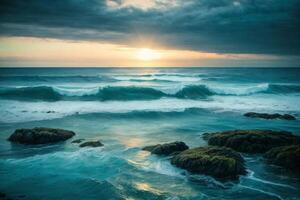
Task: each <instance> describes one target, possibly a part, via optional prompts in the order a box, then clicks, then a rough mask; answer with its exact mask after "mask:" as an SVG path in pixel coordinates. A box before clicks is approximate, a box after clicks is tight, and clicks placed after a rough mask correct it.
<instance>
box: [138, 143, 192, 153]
mask: <svg viewBox="0 0 300 200" xmlns="http://www.w3.org/2000/svg"><path fill="white" fill-rule="evenodd" d="M188 148H189V147H188V146H187V145H186V144H185V143H184V142H178V141H176V142H172V143H166V144H157V145H152V146H146V147H144V148H143V149H142V150H144V151H150V152H151V153H152V154H157V155H171V154H174V153H179V152H181V151H184V150H187V149H188Z"/></svg>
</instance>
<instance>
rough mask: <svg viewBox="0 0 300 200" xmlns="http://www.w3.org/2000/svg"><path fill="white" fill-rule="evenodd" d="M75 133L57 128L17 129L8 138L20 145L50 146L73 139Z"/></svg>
mask: <svg viewBox="0 0 300 200" xmlns="http://www.w3.org/2000/svg"><path fill="white" fill-rule="evenodd" d="M74 135H75V133H74V132H73V131H69V130H64V129H57V128H45V127H36V128H33V129H25V128H24V129H17V130H15V132H14V133H13V134H12V135H11V136H10V137H9V138H8V141H10V142H14V143H20V144H30V145H36V144H48V143H55V142H60V141H65V140H67V139H69V138H71V137H73V136H74Z"/></svg>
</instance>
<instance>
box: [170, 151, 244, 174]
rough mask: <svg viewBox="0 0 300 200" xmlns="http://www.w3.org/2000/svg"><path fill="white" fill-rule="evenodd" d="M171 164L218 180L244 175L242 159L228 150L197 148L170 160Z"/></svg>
mask: <svg viewBox="0 0 300 200" xmlns="http://www.w3.org/2000/svg"><path fill="white" fill-rule="evenodd" d="M171 164H173V165H175V166H177V167H179V168H182V169H186V170H187V171H189V172H192V173H200V174H205V175H210V176H212V177H215V178H220V179H237V178H238V177H239V175H245V174H246V168H245V165H244V159H243V157H242V156H241V155H240V154H239V153H237V152H235V151H233V150H232V149H229V148H224V147H198V148H194V149H189V150H185V151H183V152H181V153H179V154H178V155H176V156H174V157H173V158H172V159H171Z"/></svg>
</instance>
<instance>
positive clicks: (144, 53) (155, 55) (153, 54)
mask: <svg viewBox="0 0 300 200" xmlns="http://www.w3.org/2000/svg"><path fill="white" fill-rule="evenodd" d="M160 57H161V55H160V53H159V52H157V51H155V50H152V49H147V48H143V49H139V50H138V51H137V58H138V59H139V60H142V61H151V60H157V59H160Z"/></svg>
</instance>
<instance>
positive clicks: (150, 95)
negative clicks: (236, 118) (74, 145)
mask: <svg viewBox="0 0 300 200" xmlns="http://www.w3.org/2000/svg"><path fill="white" fill-rule="evenodd" d="M258 93H268V94H289V93H300V85H280V84H258V85H255V86H247V87H234V86H232V87H222V86H218V87H217V86H215V87H212V86H207V85H187V86H185V87H183V88H182V89H181V90H179V91H177V92H176V93H175V94H168V93H165V92H163V91H161V90H158V89H155V88H150V87H137V86H127V87H124V86H123V87H121V86H107V87H103V88H99V87H93V88H67V87H56V86H53V87H50V86H36V87H21V88H0V98H2V99H15V100H44V101H58V100H92V101H93V100H94V101H97V100H98V101H108V100H120V101H129V100H155V99H160V98H162V97H174V98H180V99H205V98H208V97H209V96H213V95H232V96H247V95H253V94H258Z"/></svg>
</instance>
